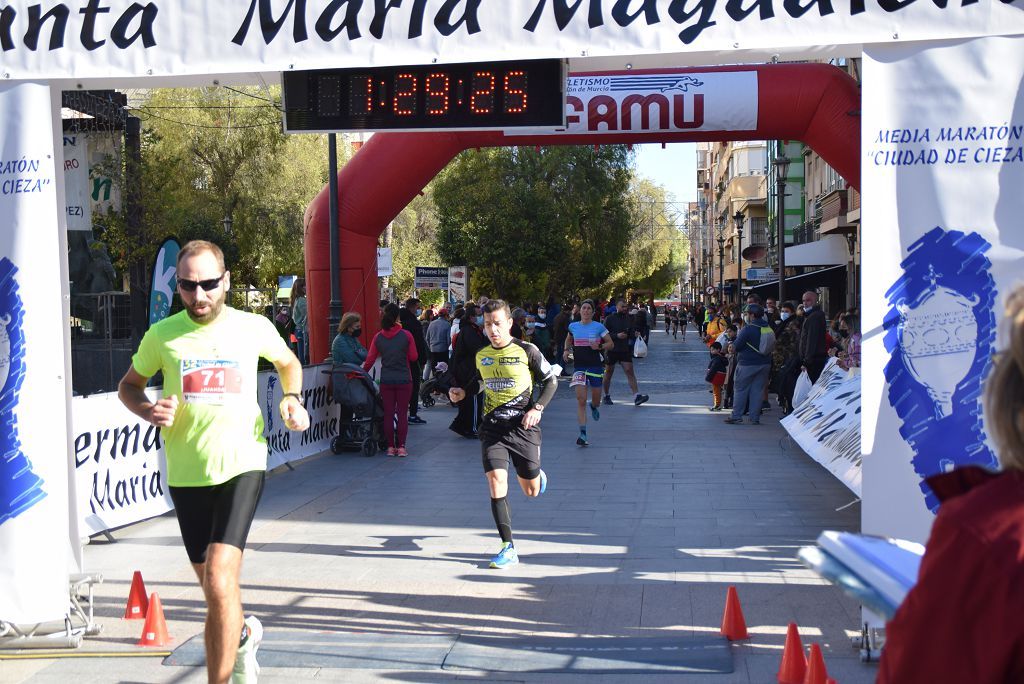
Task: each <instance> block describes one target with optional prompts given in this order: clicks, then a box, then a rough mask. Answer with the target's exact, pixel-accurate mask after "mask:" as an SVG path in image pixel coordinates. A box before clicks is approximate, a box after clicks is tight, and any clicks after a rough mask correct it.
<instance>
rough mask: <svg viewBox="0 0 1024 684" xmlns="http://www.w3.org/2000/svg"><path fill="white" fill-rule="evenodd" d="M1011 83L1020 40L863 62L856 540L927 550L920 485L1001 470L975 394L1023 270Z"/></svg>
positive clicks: (913, 49)
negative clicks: (892, 540)
mask: <svg viewBox="0 0 1024 684" xmlns="http://www.w3.org/2000/svg"><path fill="white" fill-rule="evenodd" d="M1022 83H1024V60H1022V59H1021V42H1020V38H1019V37H1018V38H1002V37H994V38H981V39H976V40H968V41H960V42H952V41H946V42H936V43H928V44H927V45H925V44H923V43H921V44H916V45H915V44H906V45H899V46H870V47H868V48H867V49H865V53H864V91H863V92H864V96H863V97H864V106H863V116H864V119H863V146H864V157H863V162H864V163H863V173H862V178H863V193H864V207H863V225H864V228H863V232H862V235H863V254H864V261H863V270H864V278H863V297H862V299H863V316H862V328H863V330H864V333H865V337H864V346H863V376H862V377H863V414H862V416H863V417H862V421H863V424H862V428H863V429H862V434H863V450H864V459H863V484H864V499H863V509H862V510H863V514H862V516H863V519H862V527H863V530H864V532H868V533H875V534H887V535H892V536H896V537H902V538H905V539H910V540H913V541H917V542H924V541H926V539H927V537H928V533H929V531H930V529H931V524H932V521H933V519H934V513H935V512H936V511H937V508H938V504H939V502H938V501H937V499H936V498H935V496H934V494H933V493H932V492H931V491H930V489H929V488H928V487H927V485H926V484H925V483H924V481H923V480H924V478H926V477H928V476H930V475H934V474H936V473H939V472H944V471H948V470H951V469H953V468H955V467H958V466H962V465H968V464H976V465H982V466H987V467H991V468H995V467H996V466H997V461H996V457H995V454H994V453H993V451H992V449H991V446H990V445H989V443H988V440H987V436H986V432H985V425H984V418H983V415H982V401H983V383H984V379H985V377H986V375H987V373H988V371H989V369H990V367H991V359H992V355H993V353H994V352H995V351H996V345H997V328H998V325H999V324H1000V322H1001V321H1000V319H1001V316H1002V302H1003V301H1005V298H1006V295H1007V294H1008V292H1009V291H1010V289H1011V288H1012V287H1013V286H1014V285H1015V284H1018V283H1019V282H1021V274H1022V273H1024V259H1022V257H1024V230H1022V229H1021V217H1022V216H1024V192H1022V188H1024V90H1022Z"/></svg>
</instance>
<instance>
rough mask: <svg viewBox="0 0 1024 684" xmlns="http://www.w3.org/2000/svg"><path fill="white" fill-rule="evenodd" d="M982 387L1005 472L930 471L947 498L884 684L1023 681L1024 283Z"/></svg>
mask: <svg viewBox="0 0 1024 684" xmlns="http://www.w3.org/2000/svg"><path fill="white" fill-rule="evenodd" d="M1006 325H1008V326H1009V327H1010V336H1009V346H1008V347H1007V349H1006V350H1005V351H1004V352H1003V353H1001V354H1000V355H999V356H998V358H997V360H996V363H995V367H994V369H993V371H992V374H991V376H990V377H989V379H988V382H987V384H986V387H985V391H986V401H985V403H986V424H987V426H988V429H989V432H990V434H991V436H992V437H993V438H994V440H995V443H996V447H997V452H998V454H999V462H1000V464H1001V466H1002V470H1001V472H998V473H992V472H988V471H985V470H983V469H981V468H978V467H976V466H971V467H966V468H960V469H957V470H955V471H953V472H951V473H946V474H943V475H938V476H935V477H932V478H929V479H928V484H929V485H930V486H931V487H932V489H933V490H934V492H935V494H936V495H937V496H938V497H939V500H940V501H942V507H941V508H940V509H939V514H938V515H937V516H936V518H935V523H934V525H933V526H932V532H931V536H930V538H929V539H928V545H927V547H926V548H925V554H924V559H923V560H922V562H921V570H920V573H919V576H918V582H917V585H916V586H915V587H914V588H913V589H911V591H910V593H909V594H907V598H906V599H905V600H904V601H903V604H902V605H900V607H899V610H898V611H897V612H896V615H895V617H894V618H893V619H892V621H891V622H889V624H888V625H887V626H886V642H885V649H884V650H883V652H882V662H881V665H880V669H879V673H878V682H880V683H884V684H889V683H893V684H896V683H898V684H914V683H915V682H970V684H988V683H990V682H991V683H992V684H995V683H996V682H998V683H1000V684H1002V683H1003V682H1024V288H1018V289H1017V290H1016V291H1015V292H1014V293H1013V294H1011V295H1010V298H1009V301H1008V302H1007V305H1006Z"/></svg>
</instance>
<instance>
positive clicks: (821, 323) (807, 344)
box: [799, 290, 828, 382]
mask: <svg viewBox="0 0 1024 684" xmlns="http://www.w3.org/2000/svg"><path fill="white" fill-rule="evenodd" d="M802 303H803V306H802V309H803V313H804V322H803V325H801V326H800V347H799V351H800V363H801V364H803V368H805V369H807V375H808V376H810V378H811V382H817V381H818V377H819V376H821V371H822V370H824V369H825V362H826V361H828V351H827V347H826V346H825V345H826V343H825V331H826V324H825V312H824V311H822V310H821V308H820V307H819V306H818V293H816V292H813V291H810V290H808V291H807V292H805V293H804V296H803V299H802Z"/></svg>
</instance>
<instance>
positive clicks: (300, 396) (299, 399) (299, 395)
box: [281, 392, 306, 406]
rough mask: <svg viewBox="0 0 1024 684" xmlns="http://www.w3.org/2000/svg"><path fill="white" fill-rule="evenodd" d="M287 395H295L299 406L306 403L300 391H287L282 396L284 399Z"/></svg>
mask: <svg viewBox="0 0 1024 684" xmlns="http://www.w3.org/2000/svg"><path fill="white" fill-rule="evenodd" d="M285 397H295V401H297V402H299V406H305V405H306V402H304V401H303V400H302V395H301V394H299V393H298V392H285V393H284V395H283V396H282V397H281V399H282V401H283V400H284V398H285Z"/></svg>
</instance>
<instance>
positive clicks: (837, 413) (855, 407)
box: [781, 359, 861, 496]
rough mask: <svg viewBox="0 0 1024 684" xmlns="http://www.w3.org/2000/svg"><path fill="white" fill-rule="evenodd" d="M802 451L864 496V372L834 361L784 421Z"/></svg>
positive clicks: (783, 425) (830, 361) (856, 492)
mask: <svg viewBox="0 0 1024 684" xmlns="http://www.w3.org/2000/svg"><path fill="white" fill-rule="evenodd" d="M781 422H782V427H784V428H786V432H788V433H789V434H790V436H791V437H792V438H793V439H794V440H795V441H796V443H797V444H799V445H800V447H801V448H802V449H803V450H804V451H806V452H807V454H808V455H809V456H810V457H811V458H813V459H814V460H815V461H817V462H818V463H820V464H821V465H822V466H823V467H824V468H825V469H827V470H828V471H829V472H830V473H832V474H833V475H835V476H836V477H837V478H839V481H840V482H842V483H843V484H844V485H846V486H847V487H849V488H850V491H852V492H853V493H854V494H856V495H857V496H861V445H860V369H859V368H855V369H853V371H852V372H851V371H845V370H843V369H842V368H840V367H839V365H838V364H837V363H836V362H835V359H831V360H829V362H828V365H827V366H825V370H823V371H822V373H821V376H820V377H819V378H818V382H816V383H814V387H812V388H811V393H810V394H809V395H808V396H807V399H805V400H804V402H803V403H802V404H800V406H798V407H797V408H796V410H794V411H793V412H792V413H791V414H789V415H788V416H786V417H785V418H783V419H782V421H781Z"/></svg>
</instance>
